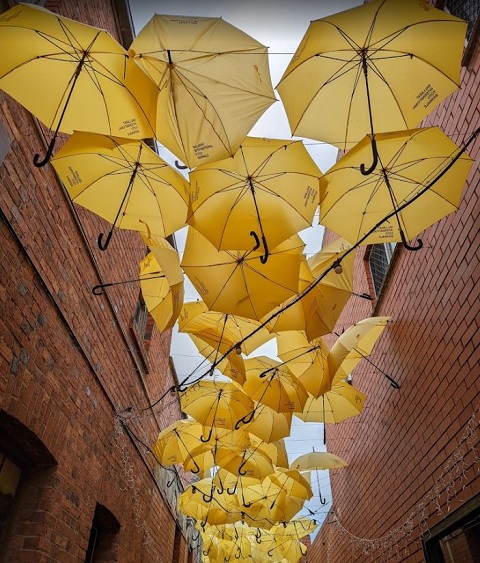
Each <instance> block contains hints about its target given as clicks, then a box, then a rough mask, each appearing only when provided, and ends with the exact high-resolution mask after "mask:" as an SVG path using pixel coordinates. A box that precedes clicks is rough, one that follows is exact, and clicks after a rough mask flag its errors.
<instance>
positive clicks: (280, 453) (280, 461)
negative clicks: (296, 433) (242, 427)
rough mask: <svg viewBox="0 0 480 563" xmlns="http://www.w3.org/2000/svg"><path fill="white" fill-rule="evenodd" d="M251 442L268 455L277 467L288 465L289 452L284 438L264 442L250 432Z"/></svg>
mask: <svg viewBox="0 0 480 563" xmlns="http://www.w3.org/2000/svg"><path fill="white" fill-rule="evenodd" d="M247 431H248V427H247ZM250 442H251V444H252V447H253V448H255V449H257V450H260V451H261V452H263V453H264V454H265V455H267V456H268V457H269V458H270V459H271V460H272V462H273V463H274V464H275V465H276V466H277V467H288V454H287V449H286V446H285V442H284V440H283V439H280V440H275V441H274V442H264V441H263V440H261V439H260V438H258V437H257V436H255V435H254V434H250Z"/></svg>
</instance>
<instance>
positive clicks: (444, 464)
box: [309, 42, 480, 563]
mask: <svg viewBox="0 0 480 563" xmlns="http://www.w3.org/2000/svg"><path fill="white" fill-rule="evenodd" d="M479 51H480V49H479V45H478V42H477V46H476V49H475V52H474V55H473V57H472V59H471V61H470V64H469V66H468V68H464V69H463V71H462V87H461V89H460V90H459V91H458V92H457V93H456V94H454V95H452V96H451V97H450V98H448V99H447V100H446V101H445V102H444V103H442V104H441V106H440V107H439V108H438V109H437V110H436V111H435V113H433V114H432V115H431V116H429V119H428V121H427V122H426V124H428V125H430V124H435V125H439V126H440V127H441V128H442V129H443V130H444V131H445V132H446V133H447V134H448V135H449V136H450V137H451V138H452V139H453V140H454V141H456V142H457V143H458V144H462V141H463V140H465V139H466V138H467V137H468V136H469V135H470V134H471V133H472V132H473V131H474V130H475V129H476V128H478V127H479V126H480V110H479V101H480V81H479V79H480V74H479V72H480V71H479V67H480V53H479ZM468 152H469V154H470V155H471V156H472V157H473V158H474V159H475V164H474V166H473V168H472V170H471V173H470V175H469V178H468V182H467V185H466V187H465V191H464V195H463V199H462V202H461V205H460V208H459V210H458V211H456V212H455V213H453V214H451V215H449V216H448V217H446V218H444V219H443V220H441V221H440V222H438V223H437V224H436V225H434V226H432V227H431V228H429V229H427V230H426V231H425V232H424V233H423V234H422V236H421V238H422V239H423V243H424V248H423V249H422V250H420V251H418V252H416V253H414V252H408V251H406V250H405V249H403V248H398V250H397V252H396V256H395V257H394V263H393V265H392V267H391V270H390V276H389V279H388V281H387V283H386V286H385V288H384V291H383V295H382V296H381V298H380V301H379V302H376V301H374V302H368V301H364V300H362V299H359V298H356V297H353V298H351V300H350V302H349V303H348V304H347V307H346V308H345V310H344V312H343V314H342V316H341V318H340V320H339V323H338V325H337V332H338V331H341V330H342V329H343V328H344V327H348V326H350V325H351V324H353V323H354V322H356V321H358V320H360V319H362V318H364V317H367V316H370V315H390V316H391V317H392V321H391V324H390V325H389V326H388V327H387V328H386V330H385V331H384V332H383V334H382V336H381V338H380V340H379V341H378V343H377V344H376V346H375V349H374V352H373V355H372V357H371V359H372V361H373V362H374V363H375V364H376V365H378V366H379V367H380V368H381V369H383V370H384V371H385V372H387V373H388V374H389V375H391V376H392V377H393V378H394V379H395V380H396V381H397V382H398V383H399V384H400V385H401V388H400V390H394V389H393V388H392V387H390V385H389V383H388V381H387V380H386V379H385V378H384V376H383V375H382V374H381V373H380V372H378V371H376V370H375V369H374V368H372V367H371V366H369V365H368V364H367V363H366V362H363V363H362V364H360V366H359V367H358V368H357V369H356V370H355V372H354V377H353V380H354V385H355V386H357V387H358V388H359V389H360V390H361V391H363V392H364V393H365V394H366V395H367V402H366V405H365V409H364V412H363V413H362V415H361V416H359V417H355V418H352V419H350V420H348V421H345V422H343V423H341V424H339V425H336V426H332V425H329V426H328V427H327V447H328V449H329V451H331V452H334V453H336V454H337V455H339V456H341V457H342V458H343V459H345V460H346V461H347V462H348V463H349V467H348V468H346V469H344V470H341V471H337V472H335V473H334V472H332V474H331V484H332V493H333V508H334V513H335V514H334V515H330V517H329V518H328V519H327V521H326V523H325V524H324V525H323V527H322V529H321V531H320V532H319V534H318V535H317V537H316V539H315V542H314V544H313V546H312V547H311V548H310V550H309V562H311V563H319V562H320V561H329V562H330V563H334V562H339V563H340V562H341V563H346V562H350V561H351V562H353V561H355V562H361V561H378V562H383V561H397V560H401V561H412V562H413V561H423V553H422V547H421V543H420V541H419V537H420V534H421V533H422V532H425V531H426V530H427V529H428V528H431V526H432V525H434V524H436V523H437V522H438V521H440V520H441V519H443V518H445V517H446V516H447V515H448V514H449V513H450V512H451V511H453V510H454V509H455V508H457V507H458V506H460V505H462V503H464V502H465V501H466V500H468V499H469V498H471V497H472V496H473V495H474V494H477V493H479V492H480V479H479V477H478V476H479V472H478V469H479V459H478V458H476V457H475V455H474V452H473V446H475V445H476V446H477V447H478V436H479V433H478V425H479V423H480V413H479V411H476V413H475V412H474V410H475V408H476V407H477V406H478V405H479V404H480V380H479V375H480V369H479V359H480V353H479V345H480V337H479V336H480V335H479V330H478V329H479V320H478V319H479V291H480V289H479V285H478V278H479V273H480V269H479V257H480V251H479V248H480V235H479V211H480V205H479V180H480V172H479V170H478V162H479V152H480V138H477V140H476V141H475V143H474V144H473V145H472V146H471V147H470V149H469V151H468ZM333 238H335V235H334V234H333V233H326V235H325V239H324V243H327V242H329V241H331V240H332V239H333ZM364 258H365V248H364V247H362V248H360V249H359V251H358V252H357V255H356V265H355V286H354V291H355V292H357V293H362V292H364V291H367V292H369V287H368V280H367V276H366V272H367V270H366V268H367V267H368V264H367V263H366V262H365V260H364ZM472 416H473V418H472ZM475 429H476V432H475V435H474V434H473V433H472V430H475ZM466 437H467V439H466ZM437 502H438V504H437ZM376 538H380V539H379V540H378V541H377V542H373V541H371V540H373V539H376ZM363 540H365V541H363Z"/></svg>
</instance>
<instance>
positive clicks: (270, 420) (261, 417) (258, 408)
mask: <svg viewBox="0 0 480 563" xmlns="http://www.w3.org/2000/svg"><path fill="white" fill-rule="evenodd" d="M291 425H292V413H291V412H277V411H275V410H274V409H272V408H270V407H269V406H267V405H263V404H261V403H257V404H256V405H255V411H254V414H253V418H252V420H251V421H250V422H249V423H248V424H246V425H245V426H244V428H245V430H247V431H248V432H250V433H251V434H254V435H255V436H258V437H259V438H260V439H262V440H263V441H264V442H268V443H271V442H275V441H276V440H280V439H281V438H286V437H287V436H290V429H291Z"/></svg>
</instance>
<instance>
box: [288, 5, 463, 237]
mask: <svg viewBox="0 0 480 563" xmlns="http://www.w3.org/2000/svg"><path fill="white" fill-rule="evenodd" d="M466 29H467V23H466V22H464V21H462V20H460V19H458V18H456V17H454V16H451V15H450V14H447V13H446V12H444V11H442V10H438V9H436V8H434V7H433V6H431V5H430V4H429V3H427V2H426V1H424V0H421V1H418V0H405V1H403V2H398V0H376V1H374V2H369V3H367V4H364V5H362V6H357V7H355V8H352V9H350V10H346V11H344V12H340V13H338V14H334V15H332V16H329V17H326V18H322V19H318V20H315V21H312V22H311V23H310V25H309V27H308V29H307V32H306V33H305V36H304V37H303V39H302V41H301V43H300V45H299V46H298V48H297V51H296V52H295V54H294V55H293V58H292V60H291V61H290V64H289V65H288V67H287V69H286V70H285V72H284V74H283V76H282V78H281V80H280V83H279V84H278V86H277V90H278V93H279V94H280V97H281V99H282V102H283V104H284V106H285V110H286V112H287V116H288V120H289V123H290V128H291V130H292V134H293V135H300V136H302V137H309V138H311V139H319V140H322V141H325V142H327V143H330V144H333V145H336V146H338V147H339V148H340V149H342V150H348V149H350V148H351V147H352V146H353V145H354V144H355V143H357V142H358V141H360V139H362V138H363V137H364V136H365V135H366V134H367V133H371V134H372V135H374V134H376V133H381V132H387V131H397V130H401V129H411V128H413V127H416V126H417V125H418V124H419V123H420V122H421V121H422V120H423V119H424V118H425V117H426V116H427V115H428V114H429V113H430V112H431V111H432V110H433V109H434V108H435V107H436V106H437V105H438V104H439V103H440V102H441V101H442V100H443V99H444V98H446V97H447V96H448V95H450V94H451V93H452V92H454V91H455V90H457V89H458V87H459V84H460V69H461V57H462V53H463V46H464V41H465V33H466ZM325 108H328V111H325ZM371 148H372V150H373V156H374V162H373V164H372V166H371V167H369V169H368V170H365V166H364V165H363V166H362V170H363V172H364V173H365V174H367V173H369V172H371V171H373V169H374V168H375V167H376V164H377V158H376V151H375V143H373V146H372V147H371ZM365 156H366V155H365ZM369 158H370V159H371V156H369ZM361 162H362V163H363V162H364V161H361ZM346 238H347V237H346Z"/></svg>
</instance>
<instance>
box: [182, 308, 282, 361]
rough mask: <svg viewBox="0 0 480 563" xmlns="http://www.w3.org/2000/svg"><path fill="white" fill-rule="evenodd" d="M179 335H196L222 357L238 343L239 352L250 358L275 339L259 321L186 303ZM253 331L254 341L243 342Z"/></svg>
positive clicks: (249, 339)
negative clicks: (182, 333) (259, 348)
mask: <svg viewBox="0 0 480 563" xmlns="http://www.w3.org/2000/svg"><path fill="white" fill-rule="evenodd" d="M178 331H179V332H187V333H189V334H195V335H197V336H198V337H199V338H201V339H202V340H204V341H205V342H206V343H207V344H210V346H212V347H213V348H215V349H216V350H218V351H219V352H221V353H222V354H224V353H225V352H227V351H228V350H229V349H231V348H232V347H233V346H234V345H235V344H237V343H239V346H240V350H241V351H242V352H243V353H244V354H247V355H250V354H251V353H252V352H253V351H255V350H256V349H257V348H258V347H259V346H261V345H262V344H265V342H268V341H269V340H270V339H271V338H273V334H271V333H270V332H269V331H268V330H267V329H266V328H262V327H261V326H260V323H259V322H258V321H255V320H253V319H247V318H244V317H239V316H238V315H232V314H228V313H221V312H219V311H210V310H209V309H208V308H207V306H206V304H205V303H204V302H203V301H194V302H191V303H185V305H184V306H183V308H182V311H181V313H180V317H179V319H178ZM254 331H255V334H254V335H253V336H252V337H251V338H248V339H247V340H246V341H245V342H242V341H243V339H244V338H245V337H246V336H248V335H249V334H250V333H252V332H254ZM240 343H241V344H240Z"/></svg>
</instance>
